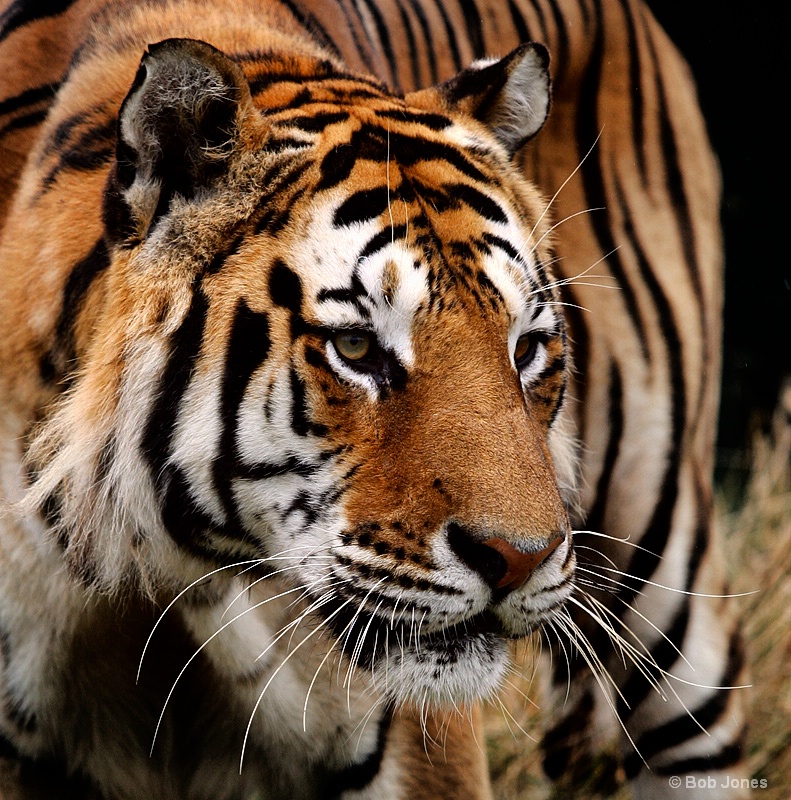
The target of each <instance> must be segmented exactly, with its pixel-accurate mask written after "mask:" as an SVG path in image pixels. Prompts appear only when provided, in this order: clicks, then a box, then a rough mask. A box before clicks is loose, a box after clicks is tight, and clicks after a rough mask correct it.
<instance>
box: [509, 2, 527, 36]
mask: <svg viewBox="0 0 791 800" xmlns="http://www.w3.org/2000/svg"><path fill="white" fill-rule="evenodd" d="M508 12H509V13H510V14H511V22H512V23H513V26H514V28H516V36H517V38H518V39H519V41H520V42H522V43H524V42H529V41H531V36H530V29H529V28H528V27H527V22H526V21H525V18H524V16H523V15H522V12H521V11H520V10H519V8H518V7H517V5H516V3H515V2H514V0H508Z"/></svg>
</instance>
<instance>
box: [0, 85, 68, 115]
mask: <svg viewBox="0 0 791 800" xmlns="http://www.w3.org/2000/svg"><path fill="white" fill-rule="evenodd" d="M59 88H60V83H59V82H57V81H56V82H54V83H45V84H43V85H42V86H35V87H33V88H32V89H25V91H24V92H22V93H21V94H17V95H14V96H13V97H7V98H6V99H5V100H2V101H0V115H6V114H12V113H13V112H14V111H19V110H20V109H22V108H25V107H28V106H33V105H37V104H38V103H41V102H42V101H46V102H47V105H49V104H50V103H51V102H52V100H53V99H54V97H55V93H56V92H57V91H58V89H59Z"/></svg>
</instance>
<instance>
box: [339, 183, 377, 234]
mask: <svg viewBox="0 0 791 800" xmlns="http://www.w3.org/2000/svg"><path fill="white" fill-rule="evenodd" d="M390 202H391V200H390V190H389V189H388V187H387V186H377V187H375V188H373V189H361V190H360V191H359V192H355V193H354V194H352V195H350V196H349V197H347V198H346V200H344V201H343V203H341V205H339V206H338V208H336V209H335V214H334V215H333V218H332V224H333V225H334V226H335V227H336V228H344V227H348V226H349V225H354V224H355V223H356V222H366V221H368V220H370V219H376V218H377V217H379V216H380V215H382V214H384V212H385V211H387V209H388V207H389V205H390Z"/></svg>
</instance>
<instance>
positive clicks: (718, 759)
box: [654, 733, 745, 775]
mask: <svg viewBox="0 0 791 800" xmlns="http://www.w3.org/2000/svg"><path fill="white" fill-rule="evenodd" d="M744 738H745V735H744V733H742V735H741V736H740V737H739V741H737V742H734V743H733V744H729V745H726V746H725V747H722V748H721V749H720V750H718V751H717V752H716V753H712V754H711V755H705V756H699V757H698V758H687V759H685V760H683V761H673V762H671V763H670V764H663V765H662V766H660V767H655V768H654V773H655V774H656V775H686V774H687V773H690V772H708V773H711V772H715V771H716V770H723V769H727V768H728V767H732V766H734V764H738V763H739V762H740V761H741V760H742V759H743V758H744V749H745V748H744Z"/></svg>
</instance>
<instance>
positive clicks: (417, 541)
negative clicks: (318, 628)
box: [34, 40, 574, 702]
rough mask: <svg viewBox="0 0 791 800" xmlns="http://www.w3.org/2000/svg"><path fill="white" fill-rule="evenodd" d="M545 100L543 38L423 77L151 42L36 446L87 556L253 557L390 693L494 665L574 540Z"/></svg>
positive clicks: (457, 690)
mask: <svg viewBox="0 0 791 800" xmlns="http://www.w3.org/2000/svg"><path fill="white" fill-rule="evenodd" d="M548 105H549V80H548V74H547V57H546V54H545V51H544V50H543V49H542V48H540V47H539V46H537V45H526V46H523V47H521V48H519V49H518V50H516V51H514V52H513V53H511V54H510V55H509V56H507V57H506V58H504V59H502V60H500V61H492V62H480V63H476V64H475V65H473V66H472V67H470V68H469V69H468V70H466V71H464V72H462V73H460V74H459V75H458V76H457V77H456V78H454V79H452V80H450V81H449V82H447V83H445V84H442V85H440V86H438V87H434V88H431V89H426V90H422V91H418V92H415V93H412V94H408V95H406V96H399V95H395V94H393V93H392V92H390V91H388V90H387V89H386V88H385V87H383V86H382V85H380V84H379V83H377V82H375V81H373V80H369V79H365V78H361V77H358V76H354V75H351V74H349V73H347V72H345V71H344V70H343V69H342V68H340V67H339V66H338V65H336V64H333V63H331V62H329V61H327V60H326V59H322V60H317V59H316V58H314V57H312V56H309V55H303V56H289V57H288V58H285V57H284V58H282V59H281V58H278V57H276V56H271V57H269V58H268V59H266V60H259V61H252V60H251V61H250V62H249V63H247V62H245V63H236V62H234V61H231V60H230V59H229V58H227V57H225V56H224V55H223V54H221V53H220V52H219V51H217V50H215V49H214V48H212V47H210V46H209V45H206V44H203V43H200V42H195V41H190V40H168V41H165V42H162V43H160V44H158V45H154V46H151V47H150V48H149V51H148V53H147V54H146V55H145V57H144V58H143V61H142V63H141V65H140V68H139V71H138V74H137V77H136V79H135V81H134V83H133V85H132V88H131V90H130V91H129V93H128V95H127V96H126V99H125V100H124V102H123V105H122V106H121V109H120V113H119V121H118V138H117V157H116V160H115V163H114V164H113V166H112V168H111V171H110V175H109V177H108V181H107V188H106V192H105V200H104V210H103V219H104V226H105V231H106V242H107V248H108V253H109V260H108V266H107V268H106V270H105V271H104V274H103V275H102V276H101V281H100V283H99V284H97V286H96V287H94V288H93V289H92V292H91V295H90V297H89V300H88V302H87V303H86V307H85V308H84V309H83V311H82V312H81V316H80V320H79V323H78V325H77V328H76V334H75V335H76V338H77V345H76V356H77V361H78V364H79V367H78V369H77V371H76V373H75V374H74V376H73V379H72V385H71V389H70V391H69V392H68V393H67V394H66V396H65V397H64V399H63V400H62V402H61V403H60V404H59V406H58V408H57V410H56V412H55V413H54V414H53V415H52V416H51V417H50V419H49V421H48V422H47V423H46V424H45V426H44V428H43V433H42V435H41V437H40V440H39V443H38V446H37V448H36V449H35V451H34V452H35V453H36V458H37V459H38V461H39V463H40V464H43V468H42V469H41V471H40V474H39V478H38V491H39V496H40V497H46V498H48V500H49V501H50V506H51V507H53V508H56V509H57V513H56V514H55V515H54V516H57V520H58V521H57V525H58V527H59V532H60V538H61V540H62V541H63V542H65V543H66V548H67V553H68V555H69V557H70V560H71V563H72V564H73V565H74V566H75V570H76V571H77V572H79V573H80V574H81V575H82V577H83V578H84V579H85V580H88V581H93V582H95V583H97V584H99V585H104V586H110V587H112V586H117V585H121V584H123V583H124V582H126V581H128V580H130V577H129V576H130V575H131V574H132V573H134V574H135V575H136V576H137V577H138V578H140V576H142V579H143V581H144V583H146V584H147V585H148V586H149V587H151V586H153V587H161V586H165V585H169V586H173V587H180V586H183V585H185V583H186V582H188V581H189V580H191V579H193V578H194V577H195V576H196V575H199V574H202V572H207V571H209V570H210V569H211V568H212V566H217V565H227V564H234V563H237V562H238V563H244V564H248V563H251V562H255V566H256V569H257V570H258V573H259V574H271V575H272V576H273V579H276V580H278V581H280V582H281V583H284V584H285V585H286V586H288V587H292V588H293V589H294V590H295V591H296V592H297V593H301V595H302V598H303V602H304V603H305V604H307V606H308V607H309V609H310V610H311V612H312V613H313V614H314V615H315V616H316V617H317V618H318V619H320V620H321V624H322V625H323V626H324V627H325V628H326V630H328V631H331V633H332V635H333V637H334V639H335V641H336V643H338V644H339V647H340V648H341V649H343V650H344V651H345V652H346V654H347V655H348V656H349V658H351V659H352V661H353V662H355V663H357V664H360V665H363V666H365V667H366V668H367V669H369V670H373V672H374V674H375V676H376V678H377V681H378V683H379V684H380V685H381V686H383V687H385V690H386V691H387V692H389V693H390V694H391V695H392V696H393V697H395V698H397V699H400V700H404V699H414V700H421V701H422V700H425V699H428V700H430V701H434V702H443V701H450V702H455V701H457V700H464V699H470V698H473V697H477V696H481V695H483V694H486V693H487V692H489V691H490V690H492V689H494V688H495V687H496V686H497V685H498V684H499V682H500V680H501V678H502V677H503V675H504V673H505V670H506V668H507V660H508V655H507V651H508V640H509V639H512V638H516V637H522V636H524V635H526V634H527V633H528V632H530V631H531V630H533V629H534V628H536V627H537V626H540V624H541V623H542V622H543V621H546V620H547V619H549V618H550V617H551V615H552V614H553V613H554V612H556V611H557V609H558V608H559V607H560V606H561V605H562V603H563V602H564V600H565V598H566V597H567V596H568V594H569V592H570V590H571V580H572V573H573V566H574V555H573V547H572V543H571V536H570V527H569V520H568V515H567V511H566V504H565V502H564V497H563V496H562V492H561V488H560V487H561V486H563V487H568V486H570V485H571V483H572V480H573V476H572V475H571V472H570V469H569V468H568V464H569V463H571V459H570V458H569V454H568V452H567V442H566V438H565V437H564V436H563V433H562V431H561V430H560V428H561V422H560V411H561V407H562V404H563V394H564V386H565V381H566V372H567V353H566V350H567V342H566V334H565V330H564V322H563V317H562V314H561V313H560V311H559V308H560V306H559V304H558V298H557V293H556V282H555V280H554V278H553V276H552V273H551V271H550V268H549V263H550V260H551V255H550V251H549V249H548V244H547V230H548V226H547V223H546V220H545V202H544V200H543V199H542V198H541V197H540V195H539V193H538V192H537V191H536V189H535V188H534V187H533V186H531V185H529V184H528V183H527V182H526V181H525V180H524V179H523V178H522V177H521V175H520V171H519V170H518V169H517V168H516V167H515V166H514V165H513V164H512V157H513V155H514V153H515V152H516V151H517V150H518V149H519V148H520V147H521V145H522V144H523V143H524V142H525V141H527V140H528V139H529V138H530V137H531V136H533V135H534V134H535V133H536V132H537V131H538V130H539V128H540V127H541V125H542V124H543V121H544V118H545V117H546V114H547V111H548ZM566 499H567V498H566Z"/></svg>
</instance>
